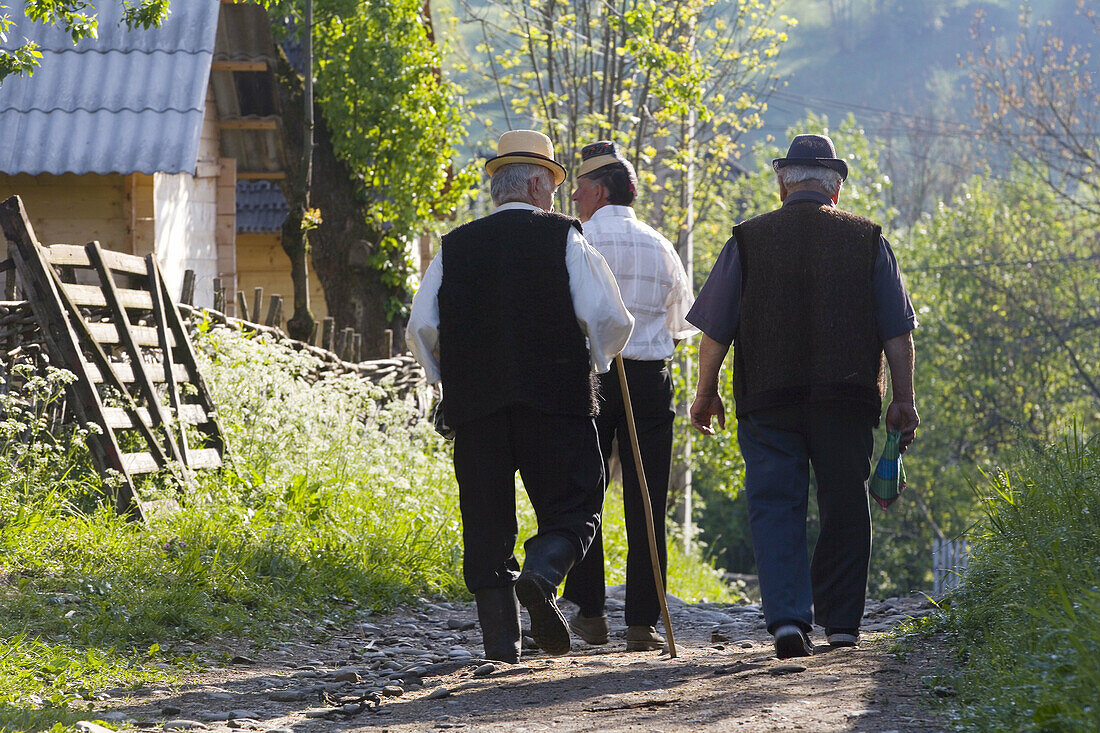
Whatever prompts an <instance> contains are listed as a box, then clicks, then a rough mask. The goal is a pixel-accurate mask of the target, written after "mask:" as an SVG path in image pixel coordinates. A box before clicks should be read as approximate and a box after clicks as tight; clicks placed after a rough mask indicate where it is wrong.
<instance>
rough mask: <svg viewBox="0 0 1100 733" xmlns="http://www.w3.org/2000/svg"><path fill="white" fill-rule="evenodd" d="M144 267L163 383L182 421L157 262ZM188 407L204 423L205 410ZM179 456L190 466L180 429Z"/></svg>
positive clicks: (152, 260) (153, 260)
mask: <svg viewBox="0 0 1100 733" xmlns="http://www.w3.org/2000/svg"><path fill="white" fill-rule="evenodd" d="M145 267H146V270H147V272H148V273H149V284H150V286H152V298H153V318H154V320H155V321H156V323H157V338H158V339H159V341H160V350H161V353H162V354H163V355H164V372H163V375H164V381H165V385H166V386H167V388H168V400H169V403H170V404H171V405H172V409H173V410H175V411H176V415H177V416H178V417H179V419H181V420H182V419H183V417H182V416H183V415H185V414H186V411H185V410H184V405H183V404H182V402H181V401H180V391H179V385H178V384H177V381H176V373H175V368H174V367H175V360H174V359H173V358H172V347H171V346H170V344H171V342H172V334H171V333H170V332H169V331H168V322H167V319H166V314H165V310H164V300H163V297H164V296H163V295H162V293H161V283H160V270H158V269H157V260H156V258H155V257H153V255H149V256H148V257H146V258H145ZM188 407H198V408H199V410H200V411H201V413H202V415H203V417H204V421H205V417H206V410H203V409H202V407H201V406H199V405H188ZM177 440H178V441H179V442H178V444H177V445H178V447H179V455H180V458H181V459H182V460H183V463H184V465H185V466H188V467H190V465H191V447H190V446H189V445H188V444H187V431H186V430H183V429H182V428H181V429H180V430H179V432H178V434H177Z"/></svg>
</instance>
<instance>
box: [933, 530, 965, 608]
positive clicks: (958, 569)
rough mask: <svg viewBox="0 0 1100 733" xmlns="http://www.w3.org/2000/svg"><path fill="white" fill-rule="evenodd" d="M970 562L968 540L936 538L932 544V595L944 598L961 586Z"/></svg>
mask: <svg viewBox="0 0 1100 733" xmlns="http://www.w3.org/2000/svg"><path fill="white" fill-rule="evenodd" d="M969 563H970V544H969V543H968V542H967V541H966V540H941V539H938V538H937V539H936V540H934V541H933V544H932V595H933V597H935V598H942V597H943V596H944V595H945V594H947V593H948V592H949V591H952V590H954V589H955V588H958V587H959V581H960V580H962V576H963V573H965V572H966V568H967V566H968V565H969Z"/></svg>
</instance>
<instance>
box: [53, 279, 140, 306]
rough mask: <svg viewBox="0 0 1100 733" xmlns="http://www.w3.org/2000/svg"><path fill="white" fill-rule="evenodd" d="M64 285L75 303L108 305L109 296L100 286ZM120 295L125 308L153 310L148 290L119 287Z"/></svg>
mask: <svg viewBox="0 0 1100 733" xmlns="http://www.w3.org/2000/svg"><path fill="white" fill-rule="evenodd" d="M62 287H63V288H64V289H65V292H66V293H67V294H68V295H69V299H70V300H71V301H72V302H73V305H92V306H106V305H107V298H106V296H104V295H103V290H102V288H98V287H96V286H95V285H74V284H72V283H65V284H64V285H63V286H62ZM118 297H119V301H120V302H121V303H122V306H123V307H124V308H141V309H143V310H151V309H152V307H153V298H152V296H150V295H149V292H148V291H146V290H128V289H126V288H119V291H118Z"/></svg>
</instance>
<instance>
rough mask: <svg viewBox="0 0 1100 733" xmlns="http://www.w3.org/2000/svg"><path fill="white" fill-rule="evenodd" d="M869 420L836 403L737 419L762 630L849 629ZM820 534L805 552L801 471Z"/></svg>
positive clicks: (855, 616) (866, 556)
mask: <svg viewBox="0 0 1100 733" xmlns="http://www.w3.org/2000/svg"><path fill="white" fill-rule="evenodd" d="M873 422H874V418H873V417H872V416H870V415H868V414H867V410H866V408H864V407H861V406H859V405H850V404H845V403H842V402H833V403H821V404H814V405H804V406H793V407H781V408H774V409H770V410H760V411H758V412H752V413H750V414H748V415H744V416H742V417H740V418H738V421H737V439H738V442H739V443H740V445H741V454H742V455H743V456H744V459H745V494H746V496H747V498H748V505H749V528H750V530H751V532H752V543H753V549H754V552H755V555H756V568H757V573H759V576H760V593H761V596H762V598H763V606H764V620H765V621H767V623H768V630H769V631H772V632H774V631H775V629H776V627H778V626H781V625H783V624H786V623H793V624H797V625H799V626H801V627H802V628H803V629H804V630H806V631H809V630H810V628H811V624H812V623H813V622H814V621H816V622H817V623H818V624H820V625H821V626H825V627H834V628H858V627H859V624H860V621H861V619H862V618H863V606H864V601H865V598H866V594H867V568H868V562H869V561H870V557H871V515H870V512H869V509H868V501H867V479H868V478H869V476H870V474H871V463H872V458H873V456H872V453H873V451H874V435H873V434H872V429H873V428H872V426H873ZM810 466H812V467H813V470H814V478H815V480H816V483H817V506H818V511H819V514H820V518H821V534H820V535H819V536H818V539H817V546H816V547H815V548H814V554H813V562H812V563H811V562H810V559H809V552H808V549H807V546H806V544H807V543H806V510H807V504H808V500H809V482H810V473H809V467H810Z"/></svg>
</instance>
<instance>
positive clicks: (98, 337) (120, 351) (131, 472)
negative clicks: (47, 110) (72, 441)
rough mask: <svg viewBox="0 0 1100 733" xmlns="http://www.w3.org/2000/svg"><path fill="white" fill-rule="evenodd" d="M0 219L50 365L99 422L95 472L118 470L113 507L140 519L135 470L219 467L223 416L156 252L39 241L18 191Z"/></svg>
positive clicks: (182, 473)
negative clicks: (68, 375)
mask: <svg viewBox="0 0 1100 733" xmlns="http://www.w3.org/2000/svg"><path fill="white" fill-rule="evenodd" d="M0 225H2V226H3V230H4V234H5V235H6V236H7V238H8V241H9V242H10V243H11V245H12V246H11V247H10V250H11V254H12V259H13V260H14V264H15V270H16V272H17V273H18V275H19V284H20V285H21V287H22V288H23V289H24V290H25V292H24V297H25V298H26V299H27V300H28V301H29V302H30V305H31V308H32V311H33V312H34V315H35V318H36V319H37V321H38V323H39V326H40V328H41V329H42V332H43V336H44V340H45V342H46V348H47V350H48V352H49V355H50V359H51V361H52V363H53V364H55V365H56V366H59V367H61V368H63V369H67V370H69V371H71V372H72V373H73V374H75V375H76V380H75V381H74V382H73V383H72V384H71V385H70V387H69V389H70V392H71V401H72V404H73V405H74V407H75V409H76V413H77V417H78V419H80V421H81V422H83V423H84V424H86V425H96V426H98V427H99V434H98V435H90V436H89V437H88V445H89V448H90V450H91V454H92V458H93V460H94V461H95V464H96V468H97V470H98V471H99V472H100V474H101V475H102V476H104V478H105V479H106V478H107V477H108V476H110V475H111V472H112V471H113V472H116V473H117V474H118V475H119V476H121V484H120V485H119V487H118V489H117V491H116V494H115V508H116V510H117V511H118V512H119V513H120V514H125V515H127V516H131V517H133V518H135V519H142V518H143V516H144V513H143V510H142V502H141V499H140V497H139V495H138V490H137V486H136V484H135V483H134V477H135V476H138V475H143V474H150V473H154V472H156V471H160V470H161V469H164V468H168V469H170V470H171V471H173V472H174V473H175V474H176V475H177V476H178V477H179V478H181V479H182V480H183V481H184V482H187V483H190V482H191V481H192V480H193V474H192V472H193V471H195V470H199V469H212V468H218V467H219V466H221V465H222V462H223V460H224V458H225V452H226V446H225V439H224V437H223V432H222V429H221V426H220V425H219V423H218V418H217V413H216V411H215V409H214V404H213V402H212V401H211V399H210V393H209V391H208V390H207V388H206V384H205V382H204V381H203V378H202V375H201V374H199V370H198V366H197V364H196V362H195V352H194V348H193V346H192V344H191V339H190V337H189V336H188V333H187V330H186V328H184V325H183V321H182V320H181V318H180V314H179V310H178V309H177V308H176V304H175V302H174V301H173V300H172V297H171V295H170V294H169V293H168V289H167V287H166V286H165V284H164V280H163V279H162V278H161V274H160V268H159V267H158V266H157V262H156V259H155V258H154V257H153V255H151V254H150V255H147V256H146V257H145V258H144V259H143V258H141V257H137V256H135V255H128V254H122V253H119V252H114V251H111V250H105V249H103V248H102V247H101V246H100V244H99V242H90V243H88V244H87V245H84V246H80V245H70V244H54V245H52V246H43V245H41V244H39V242H38V240H37V239H36V237H35V235H34V230H33V228H32V227H31V223H30V221H29V219H28V218H27V212H26V210H25V209H24V207H23V202H22V201H21V200H20V198H19V197H18V196H12V197H11V198H9V199H8V200H7V201H5V202H4V203H3V204H0ZM188 384H189V385H191V387H190V388H185V387H184V385H188ZM188 426H191V427H192V428H193V429H194V431H196V432H197V434H198V436H199V438H200V440H199V445H191V441H190V440H189V438H188V430H187V428H188ZM120 438H121V440H120ZM135 447H136V448H137V449H136V450H135V449H134V448H135Z"/></svg>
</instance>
